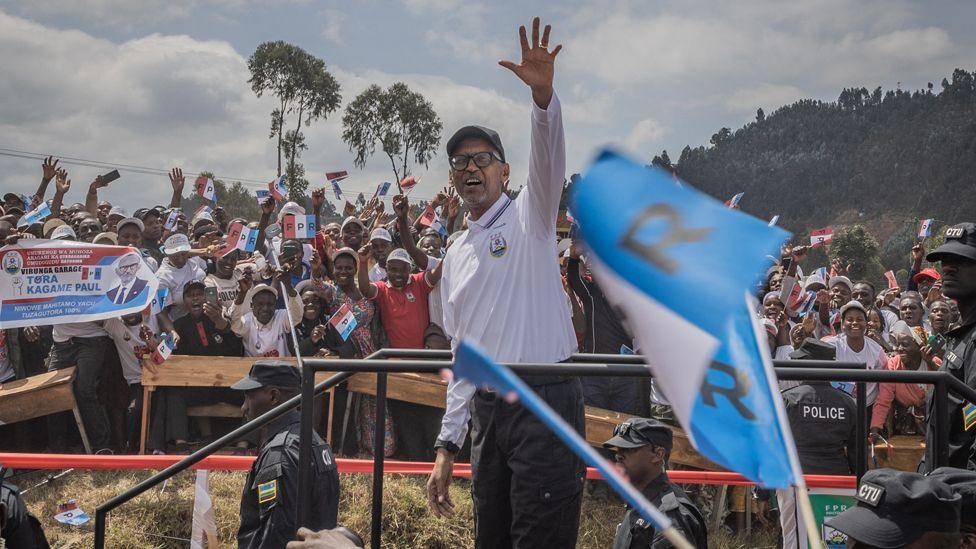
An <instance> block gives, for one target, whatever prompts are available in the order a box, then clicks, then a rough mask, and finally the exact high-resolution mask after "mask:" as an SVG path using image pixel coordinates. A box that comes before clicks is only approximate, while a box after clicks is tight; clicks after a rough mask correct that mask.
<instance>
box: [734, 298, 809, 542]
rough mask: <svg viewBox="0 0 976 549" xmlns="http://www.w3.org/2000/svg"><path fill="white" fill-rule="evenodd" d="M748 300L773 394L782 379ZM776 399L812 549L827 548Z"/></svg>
mask: <svg viewBox="0 0 976 549" xmlns="http://www.w3.org/2000/svg"><path fill="white" fill-rule="evenodd" d="M745 301H746V307H748V309H749V319H750V320H751V322H752V331H753V334H754V335H755V337H756V343H757V344H758V347H759V353H760V356H762V361H763V371H764V372H765V373H766V381H767V383H768V384H769V390H770V391H772V390H773V387H778V386H779V380H778V379H776V375H775V374H774V373H773V363H772V361H771V359H770V357H769V351H768V348H769V346H768V345H763V344H762V343H763V340H762V339H760V336H762V337H763V338H765V337H766V332H765V330H761V329H760V327H759V322H758V320H757V319H758V314H757V312H756V307H755V306H754V305H753V303H752V299H751V296H750V295H749V293H748V292H746V294H745ZM774 396H775V397H776V398H773V409H774V410H776V424H777V425H779V429H780V434H781V436H782V437H783V443H784V445H785V446H786V455H787V459H788V460H789V462H790V469H791V470H792V471H793V478H794V479H795V484H794V485H795V487H796V489H795V490H794V492H795V493H796V499H797V502H798V504H799V505H800V515H801V516H802V517H803V524H804V526H806V531H807V542H808V544H809V546H810V549H814V548H816V549H823V542H822V541H821V540H820V539H818V538H817V521H816V520H814V518H813V505H811V503H810V495H809V494H808V493H807V483H806V479H804V478H803V471H802V470H801V469H800V459H799V457H797V454H796V442H795V441H794V440H793V431H792V430H791V429H790V424H789V423H788V422H787V421H786V407H785V406H784V405H783V399H782V397H780V396H779V395H778V394H777V395H774Z"/></svg>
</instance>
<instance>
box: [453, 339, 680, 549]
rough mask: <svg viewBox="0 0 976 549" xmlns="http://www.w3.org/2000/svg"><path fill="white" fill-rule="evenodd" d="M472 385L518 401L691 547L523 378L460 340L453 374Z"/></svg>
mask: <svg viewBox="0 0 976 549" xmlns="http://www.w3.org/2000/svg"><path fill="white" fill-rule="evenodd" d="M453 375H455V376H457V377H459V378H463V379H466V380H468V381H470V382H471V383H472V384H474V385H476V386H478V387H480V388H487V389H490V390H494V391H497V392H498V393H500V394H502V395H504V396H505V398H506V400H509V401H510V402H511V401H516V400H517V401H519V402H520V403H521V404H522V406H524V407H525V408H526V409H527V410H529V411H530V412H532V414H533V415H535V416H536V417H537V418H539V420H540V421H541V422H542V423H543V424H545V425H546V427H548V428H549V429H550V430H551V431H552V432H553V433H554V434H555V435H556V436H557V437H559V439H560V440H562V441H563V443H564V444H565V445H566V446H567V447H568V448H569V449H570V450H572V452H573V453H574V454H576V455H578V456H579V457H580V458H582V459H583V460H584V461H585V462H586V463H588V464H589V465H591V466H593V467H595V468H596V469H597V470H599V471H600V474H602V475H603V478H604V479H605V480H606V481H607V484H609V485H610V486H611V487H612V488H613V489H614V491H616V492H617V493H618V494H620V496H621V497H623V498H624V500H625V501H627V503H629V504H630V505H631V507H633V508H634V509H636V510H637V512H638V513H640V515H641V517H643V518H644V520H646V521H648V522H650V523H651V524H653V525H654V527H655V528H657V529H658V530H659V531H661V533H663V534H664V536H665V537H667V539H668V541H670V542H671V543H672V544H673V545H674V546H675V547H679V548H685V547H687V548H689V549H690V548H691V547H692V546H691V544H689V543H688V540H686V539H685V538H684V537H682V536H681V534H680V533H678V531H677V530H675V529H674V527H673V526H672V524H671V519H669V518H668V517H667V515H665V514H664V513H662V512H661V511H660V510H658V508H657V507H654V506H653V505H652V504H651V503H650V502H649V501H647V498H645V497H644V495H643V494H641V493H640V492H639V491H638V490H637V489H636V488H634V486H633V485H631V484H630V482H628V481H627V480H626V479H625V478H624V477H623V476H622V475H621V474H620V473H619V472H618V471H617V469H616V468H615V467H614V466H612V465H611V464H610V463H608V462H607V460H606V459H604V458H603V457H602V456H601V455H600V454H598V453H597V451H596V450H594V449H593V448H592V447H591V446H590V445H589V444H588V443H587V442H586V441H585V440H584V439H583V437H581V436H580V435H579V433H577V432H576V431H575V430H574V429H573V428H572V427H571V426H570V425H569V424H568V423H566V420H564V419H563V418H562V417H561V416H560V415H559V414H557V413H556V412H555V411H554V410H553V409H552V408H550V407H549V405H548V404H546V402H545V401H544V400H542V398H540V397H539V395H537V394H536V393H535V392H534V391H533V390H532V389H530V388H529V386H528V385H526V384H525V382H524V381H522V380H521V379H519V378H518V377H517V376H516V375H515V374H514V373H512V371H511V370H509V369H508V368H506V367H505V366H502V365H500V364H497V363H495V362H494V361H493V360H491V359H490V358H488V356H486V355H485V354H484V352H483V351H482V350H481V349H478V348H477V347H475V346H474V345H473V344H471V343H469V342H467V341H461V343H460V344H459V345H458V348H457V353H456V354H455V355H454V374H453Z"/></svg>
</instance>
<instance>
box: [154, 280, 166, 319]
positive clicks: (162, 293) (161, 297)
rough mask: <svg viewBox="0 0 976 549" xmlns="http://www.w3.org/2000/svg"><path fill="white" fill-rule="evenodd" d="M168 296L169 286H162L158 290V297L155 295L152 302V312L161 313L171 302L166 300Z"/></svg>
mask: <svg viewBox="0 0 976 549" xmlns="http://www.w3.org/2000/svg"><path fill="white" fill-rule="evenodd" d="M168 297H169V288H163V287H160V288H159V289H157V290H156V297H154V298H153V300H152V302H151V303H150V311H152V314H154V315H158V314H159V313H161V312H163V309H165V308H166V306H167V305H169V303H167V302H166V299H167V298H168Z"/></svg>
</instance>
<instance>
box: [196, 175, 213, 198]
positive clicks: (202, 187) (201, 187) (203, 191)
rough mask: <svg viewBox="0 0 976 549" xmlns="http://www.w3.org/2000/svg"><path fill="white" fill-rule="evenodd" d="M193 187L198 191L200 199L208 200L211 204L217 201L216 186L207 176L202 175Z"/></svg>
mask: <svg viewBox="0 0 976 549" xmlns="http://www.w3.org/2000/svg"><path fill="white" fill-rule="evenodd" d="M193 187H194V188H195V189H196V191H197V196H199V197H200V198H206V199H207V200H209V201H211V202H216V201H217V187H215V186H214V181H213V179H210V178H209V177H207V176H205V175H201V176H200V177H198V178H197V180H196V181H195V182H194V183H193Z"/></svg>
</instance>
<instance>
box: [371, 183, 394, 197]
mask: <svg viewBox="0 0 976 549" xmlns="http://www.w3.org/2000/svg"><path fill="white" fill-rule="evenodd" d="M389 190H390V182H389V181H384V182H382V183H380V184H379V185H377V186H376V194H375V195H373V196H386V193H387V191H389Z"/></svg>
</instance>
